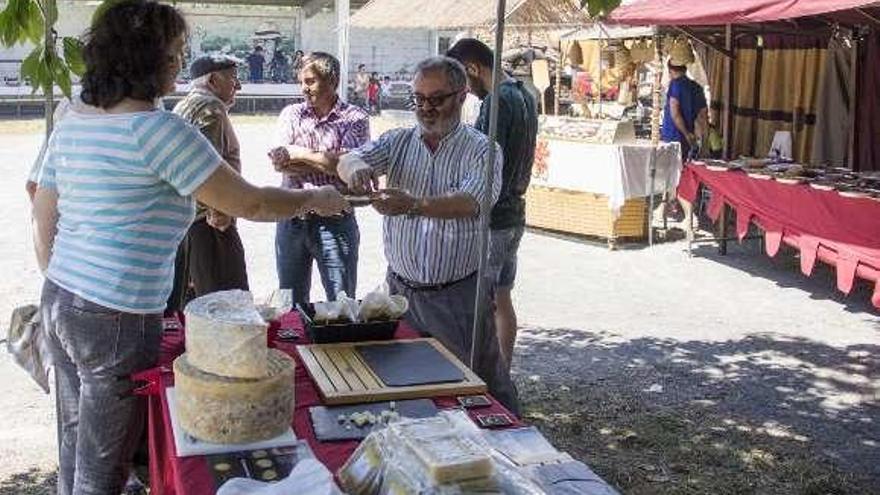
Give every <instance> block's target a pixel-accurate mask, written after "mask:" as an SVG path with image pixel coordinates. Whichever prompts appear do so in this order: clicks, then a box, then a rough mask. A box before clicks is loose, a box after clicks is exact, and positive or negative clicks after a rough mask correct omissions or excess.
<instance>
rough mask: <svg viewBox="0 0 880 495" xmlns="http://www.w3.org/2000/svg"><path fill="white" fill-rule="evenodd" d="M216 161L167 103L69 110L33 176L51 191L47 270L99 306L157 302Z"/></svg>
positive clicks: (145, 306)
mask: <svg viewBox="0 0 880 495" xmlns="http://www.w3.org/2000/svg"><path fill="white" fill-rule="evenodd" d="M221 163H222V158H221V157H220V155H218V154H217V152H216V151H214V147H213V146H211V143H210V142H208V140H207V139H205V137H204V136H202V134H201V133H200V132H199V131H198V130H197V129H195V128H194V127H192V126H191V125H189V124H187V123H186V122H185V121H184V120H183V119H181V118H180V117H178V116H177V115H174V114H172V113H170V112H165V111H161V110H156V111H149V112H137V113H126V114H112V115H111V114H105V115H85V114H79V113H76V112H72V113H71V114H70V115H68V117H67V118H65V119H64V120H63V121H62V122H60V123H59V125H58V127H56V129H55V131H54V132H53V133H52V137H51V138H50V140H49V144H48V148H47V152H46V157H45V160H44V163H43V167H42V172H41V175H40V180H39V184H40V187H43V188H47V189H55V190H56V191H57V193H58V214H59V218H58V233H57V234H56V236H55V243H54V245H53V249H52V257H51V260H50V262H49V269H48V272H47V274H46V276H47V277H48V278H49V279H50V280H52V281H53V282H55V283H56V284H58V285H59V286H61V287H63V288H65V289H67V290H68V291H70V292H72V293H74V294H76V295H78V296H80V297H82V298H84V299H86V300H88V301H91V302H93V303H95V304H99V305H101V306H105V307H108V308H113V309H117V310H120V311H126V312H131V313H157V312H161V311H163V310H164V309H165V303H166V300H167V299H168V294H169V292H170V291H171V286H172V280H173V272H174V256H175V253H176V251H177V246H178V244H180V241H181V239H182V238H183V235H184V233H185V232H186V229H187V228H188V227H189V225H190V223H191V222H192V220H193V217H194V214H195V207H194V203H193V198H192V194H193V192H194V191H195V190H196V189H198V187H199V186H201V185H202V183H204V182H205V180H206V179H207V178H208V177H209V176H210V175H211V174H212V173H213V172H214V171H215V170H216V169H217V167H218V166H219V165H220V164H221Z"/></svg>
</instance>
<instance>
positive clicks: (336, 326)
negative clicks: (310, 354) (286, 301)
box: [296, 304, 400, 344]
mask: <svg viewBox="0 0 880 495" xmlns="http://www.w3.org/2000/svg"><path fill="white" fill-rule="evenodd" d="M296 309H297V311H298V312H299V314H300V316H301V317H302V320H303V327H304V328H305V330H306V335H308V336H309V339H310V340H311V341H312V342H313V343H315V344H330V343H334V342H368V341H373V340H391V339H393V338H394V332H396V331H397V325H398V323H400V318H397V319H394V320H385V321H369V322H366V323H351V322H340V323H330V324H320V323H318V322H315V321H314V320H313V318H314V316H315V307H314V306H313V305H312V304H305V305H301V304H297V306H296Z"/></svg>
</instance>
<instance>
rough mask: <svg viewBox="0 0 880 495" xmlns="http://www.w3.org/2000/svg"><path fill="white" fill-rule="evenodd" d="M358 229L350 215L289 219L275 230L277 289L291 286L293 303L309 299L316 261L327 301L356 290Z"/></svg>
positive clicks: (359, 236)
mask: <svg viewBox="0 0 880 495" xmlns="http://www.w3.org/2000/svg"><path fill="white" fill-rule="evenodd" d="M360 242H361V234H360V230H358V224H357V220H355V217H354V215H352V214H348V215H344V216H341V217H318V216H314V215H310V216H308V217H307V218H305V219H302V218H291V219H289V220H283V221H280V222H278V226H277V228H276V231H275V268H276V270H277V272H278V285H279V287H280V288H281V289H291V292H292V297H293V302H294V303H300V304H303V303H307V302H309V294H310V292H311V288H312V263H313V262H314V263H317V265H318V271H319V272H320V274H321V282H322V283H323V284H324V292H325V293H326V295H327V300H328V301H335V300H336V296H337V295H338V294H339V293H340V292H342V291H345V293H346V295H347V296H348V297H355V290H356V289H357V264H358V248H359V246H360Z"/></svg>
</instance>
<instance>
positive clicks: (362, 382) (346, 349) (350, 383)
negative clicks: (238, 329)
mask: <svg viewBox="0 0 880 495" xmlns="http://www.w3.org/2000/svg"><path fill="white" fill-rule="evenodd" d="M410 341H412V342H415V341H425V342H428V343H430V344H431V345H432V346H434V348H435V349H437V351H439V352H440V353H441V354H443V356H444V357H446V359H447V360H449V362H450V363H452V364H454V365H455V366H456V367H458V368H459V369H460V370H461V371H462V373H463V374H464V380H462V381H460V382H451V383H431V384H426V385H413V386H407V387H390V386H388V385H385V384H384V383H383V382H382V380H381V379H380V378H379V377H378V376H376V374H375V373H374V372H373V370H372V369H370V367H369V366H367V363H366V362H365V361H364V360H363V359H362V358H361V356H360V354H358V352H357V351H356V349H357V347H360V346H376V345H388V344H399V343H401V342H410ZM410 341H401V340H388V341H380V342H356V343H354V342H346V343H339V344H312V345H300V346H297V347H296V350H297V351H298V352H299V355H300V357H301V358H302V360H303V364H304V365H305V367H306V369H307V370H308V371H309V375H311V376H312V379H314V380H315V384H317V386H318V391H319V392H320V393H321V396H322V397H323V398H324V404H328V405H337V404H356V403H359V402H378V401H384V400H399V399H419V398H429V397H436V396H440V395H471V394H482V393H485V392H486V384H485V383H484V382H483V380H481V379H480V377H478V376H477V375H476V374H475V373H474V372H473V371H471V370H470V369H469V368H468V367H467V366H465V365H464V363H462V362H461V361H459V360H458V358H456V357H455V355H454V354H452V353H451V352H449V350H447V349H446V348H445V347H443V344H441V343H440V342H438V341H437V340H436V339H432V338H424V339H412V340H410Z"/></svg>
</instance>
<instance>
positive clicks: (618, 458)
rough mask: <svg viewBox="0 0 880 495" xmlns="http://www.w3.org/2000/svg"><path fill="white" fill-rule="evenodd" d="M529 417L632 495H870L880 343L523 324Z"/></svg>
mask: <svg viewBox="0 0 880 495" xmlns="http://www.w3.org/2000/svg"><path fill="white" fill-rule="evenodd" d="M516 356H517V357H516V360H515V363H514V371H515V374H516V381H517V385H518V387H519V390H520V397H521V399H522V402H523V413H524V418H525V419H526V420H527V421H528V422H530V423H532V424H535V425H536V426H538V427H539V428H541V429H542V431H544V433H545V434H546V435H548V437H549V438H550V439H551V441H552V442H553V443H554V444H555V445H557V446H558V447H559V448H560V449H563V450H566V451H568V452H570V453H571V454H572V455H574V456H575V457H577V458H579V459H581V460H583V461H584V462H586V463H587V464H589V465H590V466H591V467H593V468H594V470H595V471H596V472H597V473H599V474H600V475H602V476H603V477H604V478H605V479H606V481H608V482H609V483H611V484H612V485H615V486H617V487H618V488H620V489H621V491H623V492H624V493H627V494H649V493H650V494H679V493H681V494H685V493H688V494H690V493H694V494H696V493H711V494H713V495H720V494H750V493H756V494H758V493H761V494H764V493H773V494H816V495H820V494H861V493H864V494H868V493H877V487H878V486H880V428H878V423H880V346H874V345H858V346H851V347H847V348H845V349H842V348H835V347H830V346H826V345H824V344H820V343H816V342H813V341H810V340H805V339H788V338H781V337H777V336H773V335H764V334H755V335H751V336H749V337H748V338H745V339H743V340H739V341H735V342H718V343H712V342H703V341H688V342H680V341H674V340H666V339H657V338H641V339H636V340H630V341H625V340H623V339H620V338H617V337H615V336H613V335H608V334H595V333H590V332H587V331H581V330H551V329H524V330H523V331H522V335H521V337H520V338H519V340H518V347H517V355H516Z"/></svg>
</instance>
